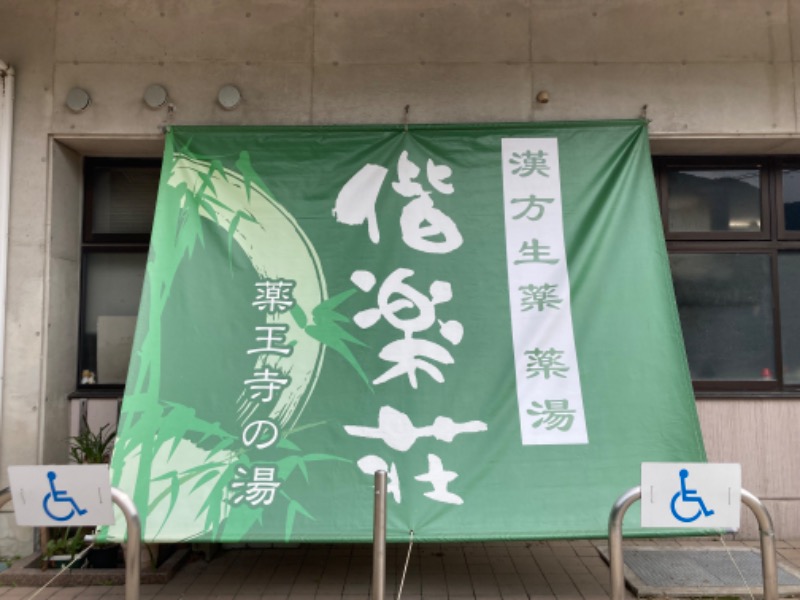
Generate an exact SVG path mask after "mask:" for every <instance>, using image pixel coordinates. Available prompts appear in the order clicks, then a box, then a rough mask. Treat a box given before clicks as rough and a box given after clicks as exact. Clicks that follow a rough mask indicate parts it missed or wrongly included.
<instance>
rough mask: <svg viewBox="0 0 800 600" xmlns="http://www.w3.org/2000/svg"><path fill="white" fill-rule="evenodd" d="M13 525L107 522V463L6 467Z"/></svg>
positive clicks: (110, 508)
mask: <svg viewBox="0 0 800 600" xmlns="http://www.w3.org/2000/svg"><path fill="white" fill-rule="evenodd" d="M8 480H9V483H10V486H11V497H12V499H13V501H14V514H15V515H16V518H17V525H29V526H40V527H41V526H47V527H72V526H80V525H111V524H113V523H114V508H113V505H112V502H111V483H110V479H109V474H108V465H37V466H26V467H8Z"/></svg>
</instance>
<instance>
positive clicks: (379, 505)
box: [372, 471, 386, 600]
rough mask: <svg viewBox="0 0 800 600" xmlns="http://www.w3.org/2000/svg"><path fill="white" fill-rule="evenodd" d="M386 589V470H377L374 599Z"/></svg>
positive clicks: (373, 535) (374, 530) (373, 547)
mask: <svg viewBox="0 0 800 600" xmlns="http://www.w3.org/2000/svg"><path fill="white" fill-rule="evenodd" d="M385 590H386V471H375V512H374V519H373V523H372V600H383V596H384V592H385Z"/></svg>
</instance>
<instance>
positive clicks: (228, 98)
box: [217, 85, 242, 110]
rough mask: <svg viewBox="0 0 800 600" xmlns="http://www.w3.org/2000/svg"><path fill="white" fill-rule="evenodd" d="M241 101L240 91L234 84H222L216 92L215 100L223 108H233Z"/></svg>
mask: <svg viewBox="0 0 800 600" xmlns="http://www.w3.org/2000/svg"><path fill="white" fill-rule="evenodd" d="M241 101H242V93H241V92H240V91H239V88H237V87H236V86H235V85H223V86H222V87H221V88H219V93H217V102H219V105H220V106H221V107H222V108H224V109H225V110H233V109H234V108H236V107H237V106H239V103H240V102H241Z"/></svg>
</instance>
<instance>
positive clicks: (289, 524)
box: [281, 492, 316, 542]
mask: <svg viewBox="0 0 800 600" xmlns="http://www.w3.org/2000/svg"><path fill="white" fill-rule="evenodd" d="M281 493H282V494H283V495H284V496H285V497H286V498H287V499H288V500H289V507H288V508H287V510H286V527H285V529H284V539H285V540H286V541H287V542H288V541H289V540H290V539H292V530H293V529H294V519H295V517H296V516H297V513H300V514H302V515H304V516H305V517H307V518H309V519H311V520H312V521H316V519H315V518H314V517H313V516H311V514H310V513H309V512H308V511H307V510H306V509H305V508H303V505H302V504H300V503H299V502H298V501H297V500H293V499H292V498H290V497H289V496H288V495H287V494H285V493H283V492H281Z"/></svg>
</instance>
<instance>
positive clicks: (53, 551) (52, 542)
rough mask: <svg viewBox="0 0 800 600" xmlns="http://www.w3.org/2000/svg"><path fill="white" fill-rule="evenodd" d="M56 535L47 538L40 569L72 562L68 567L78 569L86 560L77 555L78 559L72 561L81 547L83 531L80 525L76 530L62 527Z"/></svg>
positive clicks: (82, 544)
mask: <svg viewBox="0 0 800 600" xmlns="http://www.w3.org/2000/svg"><path fill="white" fill-rule="evenodd" d="M60 532H61V533H60V535H59V536H58V537H52V538H50V539H49V540H47V545H46V546H45V548H44V551H43V552H42V569H46V568H47V567H48V566H49V567H65V566H66V565H68V564H70V563H72V564H71V565H70V568H72V569H78V568H80V567H82V566H83V564H84V563H85V562H86V557H84V556H79V558H78V560H75V562H72V561H73V560H74V559H75V557H76V555H80V551H81V550H82V549H83V546H84V543H83V537H84V532H83V529H81V528H80V527H79V528H78V529H77V531H74V530H72V529H70V528H69V527H64V528H61V529H60Z"/></svg>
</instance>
